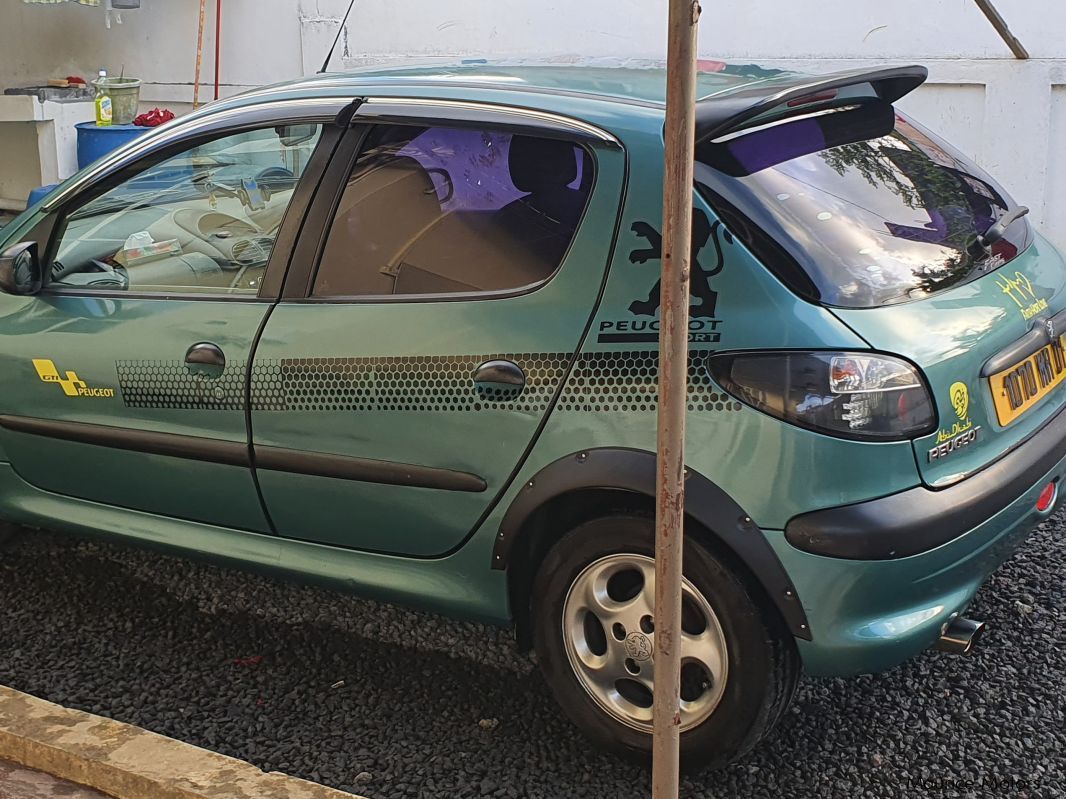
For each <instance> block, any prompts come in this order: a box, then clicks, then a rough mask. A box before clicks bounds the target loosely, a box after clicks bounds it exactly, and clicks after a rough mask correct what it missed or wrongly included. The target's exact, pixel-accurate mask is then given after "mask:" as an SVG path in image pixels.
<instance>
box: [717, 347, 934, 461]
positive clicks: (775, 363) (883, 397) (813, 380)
mask: <svg viewBox="0 0 1066 799" xmlns="http://www.w3.org/2000/svg"><path fill="white" fill-rule="evenodd" d="M707 364H708V368H709V369H710V372H711V375H712V376H713V377H714V379H715V381H716V382H717V383H718V384H719V385H721V386H722V388H724V389H725V390H726V391H728V392H729V393H730V394H732V395H733V396H734V397H736V398H737V399H739V400H740V401H741V402H744V403H746V404H748V405H751V406H752V407H753V408H756V409H758V410H760V411H763V412H764V413H768V414H770V415H771V416H776V417H777V418H778V419H783V420H784V421H786V422H790V423H791V424H795V425H799V426H800V427H806V428H809V429H811V430H816V431H818V432H820V433H827V434H829V435H833V436H839V437H843V438H855V439H862V440H866V441H900V440H905V439H911V438H917V437H919V436H922V435H925V434H927V433H931V432H933V430H935V429H936V411H935V409H934V406H933V403H932V400H931V398H930V396H929V390H928V389H927V388H926V386H925V381H924V380H922V377H921V375H920V374H919V373H918V370H917V369H915V368H914V367H913V366H911V365H910V364H909V363H907V362H906V361H902V360H900V359H899V358H893V357H891V356H888V355H877V354H871V353H858V352H763V353H741V354H727V355H715V356H712V357H711V358H710V359H708V362H707Z"/></svg>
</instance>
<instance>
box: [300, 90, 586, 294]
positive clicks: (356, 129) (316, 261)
mask: <svg viewBox="0 0 1066 799" xmlns="http://www.w3.org/2000/svg"><path fill="white" fill-rule="evenodd" d="M369 103H370V101H368V102H367V103H365V104H364V105H362V106H360V108H359V111H362V109H363V108H366V107H367V105H369ZM487 118H490V119H493V120H495V119H496V118H495V117H487ZM378 124H385V125H392V126H397V125H399V126H407V127H444V128H449V127H457V128H472V127H475V126H473V125H470V124H454V123H453V121H452V120H451V118H436V119H424V118H421V117H419V118H417V119H412V118H410V117H405V118H401V119H398V120H397V121H390V122H383V123H378V122H376V121H373V120H369V119H368V120H366V121H365V122H364V121H362V120H360V119H359V116H358V112H357V113H356V116H355V117H354V118H353V120H352V136H353V138H355V139H357V141H356V142H355V144H354V152H352V151H351V149H350V148H352V145H349V146H348V147H344V148H338V152H337V156H335V158H339V159H340V160H341V161H342V162H343V160H344V159H345V157H347V166H346V167H345V168H344V170H343V171H342V170H339V169H336V167H334V168H333V169H331V170H330V178H331V183H330V184H327V182H326V181H323V184H322V191H321V192H320V193H321V194H323V195H327V192H328V191H329V190H330V186H331V185H332V187H333V189H332V190H333V198H332V202H330V203H329V208H328V213H327V211H326V208H325V207H320V205H319V202H318V199H319V198H318V197H316V202H315V204H314V205H313V206H312V208H311V210H310V212H309V213H308V215H307V225H306V229H307V230H308V231H309V233H310V234H311V235H312V236H313V235H314V233H315V230H316V229H317V230H318V235H317V242H316V245H315V247H314V250H313V255H312V254H311V252H309V250H310V242H307V246H306V247H305V246H304V242H302V241H301V242H299V243H298V244H297V248H298V252H297V251H294V254H293V260H294V261H295V262H296V263H295V265H294V267H293V269H292V270H291V274H292V276H293V277H292V285H291V286H290V283H289V281H288V280H287V281H286V284H285V287H284V289H283V290H282V296H281V299H282V300H284V301H285V302H296V303H301V304H324V305H377V304H383V303H412V304H416V303H426V302H475V301H476V302H483V301H487V300H502V299H510V298H513V297H523V296H526V295H527V294H532V293H533V292H535V291H539V290H540V289H542V288H544V287H545V286H547V285H548V284H549V283H551V282H552V281H553V280H554V279H555V277H556V276H557V275H558V274H559V273H560V272H561V271H562V269H563V267H564V266H565V265H566V262H567V261H568V260H569V258H570V254H571V253H572V252H573V250H574V246H575V245H576V244H577V241H578V239H579V237H580V236H581V234H582V228H583V227H584V224H585V219H586V218H587V216H588V212H589V208H591V207H592V201H593V197H594V196H595V194H596V189H597V187H598V186H599V182H600V163H599V159H598V157H597V153H596V149H597V148H596V147H593V146H590V143H591V142H594V141H599V143H600V144H601V145H604V146H607V142H603V141H600V140H596V139H592V138H586V139H580V138H578V137H570V136H558V137H555V138H561V139H563V140H564V141H568V142H571V143H573V144H574V146H575V147H580V148H581V149H582V150H584V151H585V153H586V154H587V155H588V157H589V160H590V162H591V166H592V185H591V186H589V195H588V198H587V199H586V200H585V207H584V208H583V209H582V211H581V217H580V219H579V220H578V223H577V226H576V227H575V229H574V236H573V238H572V239H571V240H570V244H569V245H568V246H567V248H566V252H565V253H563V257H562V258H560V259H559V263H558V264H557V265H556V267H555V269H554V270H553V271H552V273H551V274H550V275H548V276H547V277H545V278H544V279H543V280H539V281H537V282H535V283H529V284H527V285H525V286H517V287H516V288H513V289H505V290H501V291H478V292H456V293H454V294H354V295H347V294H346V295H331V296H325V297H316V296H315V295H314V293H313V292H314V285H315V280H316V279H317V277H318V270H319V267H320V266H321V263H322V257H323V255H324V253H325V249H326V242H327V241H328V239H329V233H330V231H331V230H332V228H333V222H334V219H335V218H336V214H337V209H338V208H339V207H340V202H341V200H342V199H343V197H344V190H345V188H346V187H347V185H348V177H349V176H350V175H351V172H352V170H353V169H354V168H355V165H356V163H357V162H358V160H359V157H360V156H361V155H362V154H363V145H364V144H365V142H366V139H367V138H368V137H369V135H370V132H371V131H372V130H373V129H374V127H376V126H377V125H378ZM486 128H491V129H494V130H500V131H503V132H513V131H512V130H511V128H509V127H508V125H506V124H498V123H497V122H495V121H490V122H486V123H485V124H478V125H477V126H476V129H480V130H483V129H486ZM528 135H531V136H540V137H542V138H552V137H551V136H545V135H544V133H541V132H536V131H530V132H529V133H528ZM327 196H328V195H327ZM312 225H313V226H312ZM297 254H299V255H300V256H301V257H300V258H299V259H297V257H296V256H297ZM301 263H302V264H304V266H301ZM300 272H307V275H306V279H305V280H302V281H301V280H300V278H299V277H298V274H299V273H300ZM301 284H302V289H301V288H300V286H301Z"/></svg>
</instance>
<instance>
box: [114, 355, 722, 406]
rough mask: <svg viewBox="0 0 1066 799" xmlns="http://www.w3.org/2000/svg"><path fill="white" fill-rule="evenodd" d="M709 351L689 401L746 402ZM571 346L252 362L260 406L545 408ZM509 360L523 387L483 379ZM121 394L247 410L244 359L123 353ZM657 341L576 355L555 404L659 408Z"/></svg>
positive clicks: (692, 379)
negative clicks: (207, 366) (190, 359)
mask: <svg viewBox="0 0 1066 799" xmlns="http://www.w3.org/2000/svg"><path fill="white" fill-rule="evenodd" d="M704 355H705V354H704V353H699V352H697V353H692V354H690V356H689V388H688V409H689V410H690V411H702V412H707V411H718V412H721V411H738V410H740V409H741V407H742V406H741V404H740V403H739V402H737V401H735V400H733V399H732V398H731V397H728V396H726V395H725V394H723V393H721V392H720V391H718V390H716V389H715V387H714V386H713V384H712V383H711V379H710V375H709V373H708V372H707V370H706V369H705V368H704V367H703V362H702V359H703V357H704ZM569 357H570V356H569V355H567V354H565V353H523V354H517V355H503V354H492V355H428V356H419V357H408V358H286V359H281V360H271V361H255V362H254V363H253V364H252V375H251V389H252V394H251V395H252V407H253V409H254V410H257V411H296V412H304V413H315V412H326V411H355V412H364V413H366V412H389V411H395V412H400V413H449V412H471V411H474V412H476V411H482V410H505V411H518V412H520V413H529V414H542V413H545V412H546V411H547V410H548V406H549V404H550V403H551V400H552V397H553V396H555V393H556V391H557V390H558V389H559V384H560V382H561V381H562V379H563V376H564V374H565V373H566V367H567V362H568V360H569ZM493 360H506V361H511V362H513V363H515V364H517V365H518V366H519V367H520V368H521V369H522V371H523V372H524V373H525V375H526V383H525V386H524V387H521V388H519V387H513V388H512V387H508V386H487V385H482V386H478V385H476V384H475V383H474V373H475V372H476V371H477V368H478V367H479V366H481V365H482V364H484V363H485V362H487V361H493ZM116 368H117V371H118V380H119V386H120V389H121V392H122V398H123V401H124V402H125V403H126V405H127V406H129V407H131V408H176V409H187V410H243V409H244V364H241V363H232V364H230V365H229V367H227V369H226V371H225V373H224V374H223V375H222V376H221V377H220V378H218V379H205V378H202V377H197V376H195V375H192V374H190V373H189V371H188V369H187V367H186V366H185V364H184V363H182V362H180V361H119V362H118V363H117V364H116ZM658 393H659V388H658V353H657V352H656V351H655V350H640V351H627V352H599V353H587V354H584V355H581V356H579V357H578V359H577V362H576V363H575V364H574V367H573V371H572V372H571V375H570V379H569V380H568V381H567V383H566V385H565V386H564V387H563V390H562V393H561V395H560V398H559V403H558V405H557V406H556V412H563V413H567V412H571V413H572V412H580V413H602V412H622V413H639V412H653V411H655V410H656V408H657V406H658Z"/></svg>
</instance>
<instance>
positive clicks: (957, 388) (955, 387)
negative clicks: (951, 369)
mask: <svg viewBox="0 0 1066 799" xmlns="http://www.w3.org/2000/svg"><path fill="white" fill-rule="evenodd" d="M948 392H949V394H950V396H951V407H952V408H954V409H955V415H956V416H958V417H959V421H962V420H963V419H965V418H966V412H967V411H968V410H970V390H969V389H968V388H966V384H965V383H952V384H951V388H950V389H948Z"/></svg>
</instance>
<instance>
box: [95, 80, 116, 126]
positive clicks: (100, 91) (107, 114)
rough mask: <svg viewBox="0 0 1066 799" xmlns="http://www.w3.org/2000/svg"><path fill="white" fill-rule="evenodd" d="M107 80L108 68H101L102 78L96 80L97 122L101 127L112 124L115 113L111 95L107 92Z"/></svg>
mask: <svg viewBox="0 0 1066 799" xmlns="http://www.w3.org/2000/svg"><path fill="white" fill-rule="evenodd" d="M106 80H107V70H106V69H101V70H100V79H99V80H98V81H97V82H96V100H95V104H96V124H97V125H99V126H100V127H108V126H110V125H111V120H112V118H113V116H114V115H113V114H112V111H111V95H109V94H108V93H107V87H106V86H105V85H104V83H105V81H106Z"/></svg>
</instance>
